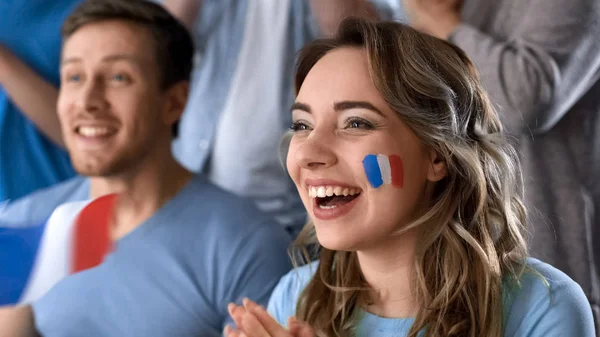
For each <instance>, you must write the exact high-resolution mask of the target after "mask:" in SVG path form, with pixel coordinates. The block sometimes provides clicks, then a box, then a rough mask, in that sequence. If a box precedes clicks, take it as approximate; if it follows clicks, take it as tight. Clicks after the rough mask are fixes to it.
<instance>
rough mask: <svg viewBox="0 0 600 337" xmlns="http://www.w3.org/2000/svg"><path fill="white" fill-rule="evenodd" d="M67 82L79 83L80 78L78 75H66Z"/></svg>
mask: <svg viewBox="0 0 600 337" xmlns="http://www.w3.org/2000/svg"><path fill="white" fill-rule="evenodd" d="M66 79H67V82H79V81H80V80H81V76H79V75H68V76H67V78H66Z"/></svg>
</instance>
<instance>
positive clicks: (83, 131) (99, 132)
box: [77, 126, 108, 137]
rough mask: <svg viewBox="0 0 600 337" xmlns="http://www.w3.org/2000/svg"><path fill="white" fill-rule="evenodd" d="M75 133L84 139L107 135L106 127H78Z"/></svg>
mask: <svg viewBox="0 0 600 337" xmlns="http://www.w3.org/2000/svg"><path fill="white" fill-rule="evenodd" d="M77 132H78V133H79V134H80V135H82V136H85V137H96V136H105V135H107V134H108V128H106V127H94V126H80V127H79V128H78V130H77Z"/></svg>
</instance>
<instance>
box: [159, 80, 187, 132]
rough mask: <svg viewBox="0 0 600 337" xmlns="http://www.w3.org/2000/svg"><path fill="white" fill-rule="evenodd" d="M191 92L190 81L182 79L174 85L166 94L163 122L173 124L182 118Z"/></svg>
mask: <svg viewBox="0 0 600 337" xmlns="http://www.w3.org/2000/svg"><path fill="white" fill-rule="evenodd" d="M189 93H190V83H189V82H188V81H181V82H179V83H176V84H174V85H172V86H171V87H170V88H169V89H167V92H166V94H165V107H164V110H163V122H164V123H165V124H167V125H173V124H174V123H175V122H176V121H178V120H179V119H181V115H182V114H183V111H184V110H185V106H186V104H187V101H188V97H189Z"/></svg>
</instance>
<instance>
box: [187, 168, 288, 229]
mask: <svg viewBox="0 0 600 337" xmlns="http://www.w3.org/2000/svg"><path fill="white" fill-rule="evenodd" d="M184 194H185V195H184V198H181V199H180V200H179V202H180V203H186V204H190V205H191V206H192V207H185V208H181V209H184V211H186V212H190V214H188V215H189V216H192V217H194V218H195V219H202V221H204V222H205V224H206V225H207V226H209V228H215V229H218V230H219V232H222V233H230V234H232V235H237V236H239V235H241V234H243V233H256V232H257V231H260V230H261V229H262V228H264V227H267V228H273V227H275V226H277V223H276V222H275V220H274V219H273V218H272V217H270V216H269V215H268V214H266V213H264V212H261V211H260V210H259V209H258V208H257V207H256V205H255V204H254V202H253V201H252V200H250V199H247V198H243V197H240V196H237V195H235V194H233V193H230V192H228V191H225V190H223V189H221V188H220V187H218V186H216V185H214V184H213V183H211V182H210V181H209V180H208V179H207V178H206V177H205V176H203V175H197V176H196V177H194V178H193V180H192V181H191V182H190V185H189V186H188V188H186V190H185V191H184ZM211 225H214V226H211ZM280 227H281V226H280Z"/></svg>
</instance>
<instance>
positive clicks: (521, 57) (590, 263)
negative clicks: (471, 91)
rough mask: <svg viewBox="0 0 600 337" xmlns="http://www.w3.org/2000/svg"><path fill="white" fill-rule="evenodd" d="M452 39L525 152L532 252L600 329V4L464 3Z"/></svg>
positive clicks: (575, 0)
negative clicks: (579, 293) (558, 274)
mask: <svg viewBox="0 0 600 337" xmlns="http://www.w3.org/2000/svg"><path fill="white" fill-rule="evenodd" d="M462 16H463V20H464V23H463V24H462V25H461V26H459V27H458V29H457V30H456V31H455V32H454V33H453V34H452V36H451V41H452V42H454V43H455V44H457V45H458V46H460V47H461V48H462V49H464V50H465V51H466V52H467V54H468V55H469V56H470V57H471V59H472V60H473V61H474V63H475V64H476V65H477V67H478V69H479V71H480V73H481V77H482V81H483V83H484V85H485V87H486V89H487V90H488V92H489V94H490V96H491V98H492V101H494V103H495V104H497V107H498V109H499V112H500V114H501V117H502V119H503V122H504V124H505V126H506V130H507V132H508V133H510V134H511V135H512V136H514V137H515V139H516V141H517V144H518V147H519V150H520V151H521V154H522V164H523V169H524V180H525V196H526V203H527V205H528V206H529V208H530V215H531V219H532V223H533V226H532V228H531V234H532V235H531V237H530V240H529V243H530V251H531V255H532V256H534V257H537V258H539V259H541V260H543V261H546V262H549V263H551V264H553V265H554V266H556V267H557V268H559V269H561V270H563V271H564V272H565V273H567V274H568V275H569V276H571V277H572V278H573V279H574V280H575V281H577V282H578V283H579V284H580V285H581V287H582V288H583V290H584V292H585V293H586V295H587V296H588V298H589V299H590V302H591V303H592V306H593V309H594V315H595V318H596V322H597V323H596V330H597V331H598V332H600V329H599V326H598V321H599V320H598V319H599V318H600V306H599V304H600V275H599V272H600V179H599V178H600V0H465V3H464V6H463V12H462Z"/></svg>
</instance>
